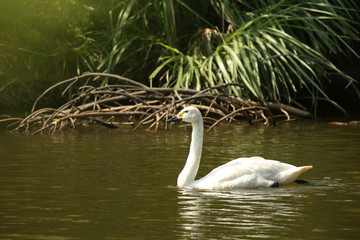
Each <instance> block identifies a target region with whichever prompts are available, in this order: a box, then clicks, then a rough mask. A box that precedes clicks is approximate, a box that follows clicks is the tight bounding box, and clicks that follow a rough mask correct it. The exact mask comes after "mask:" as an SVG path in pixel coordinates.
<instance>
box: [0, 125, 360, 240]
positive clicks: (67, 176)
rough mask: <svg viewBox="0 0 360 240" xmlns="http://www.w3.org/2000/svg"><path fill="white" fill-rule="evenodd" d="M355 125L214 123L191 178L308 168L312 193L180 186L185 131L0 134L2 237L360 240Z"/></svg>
mask: <svg viewBox="0 0 360 240" xmlns="http://www.w3.org/2000/svg"><path fill="white" fill-rule="evenodd" d="M359 137H360V128H359V127H356V126H331V125H327V124H325V123H312V122H310V123H299V122H298V123H296V122H295V123H289V124H283V125H278V126H276V127H263V126H250V127H249V126H247V125H246V124H244V125H243V126H239V125H236V126H235V125H231V126H220V127H217V128H215V129H214V130H212V131H211V132H210V133H208V134H207V135H206V136H205V139H204V144H205V147H204V153H203V160H202V163H201V166H200V171H199V174H198V176H203V175H205V174H206V173H207V172H209V171H210V170H211V169H213V168H214V167H216V166H218V165H220V164H222V163H225V162H227V161H228V160H231V159H234V158H236V157H240V156H263V157H266V158H268V159H277V160H281V161H285V162H288V163H292V164H295V165H307V164H312V165H313V166H314V169H312V170H310V171H309V172H307V173H306V174H304V175H303V178H304V179H306V180H309V181H312V182H316V183H317V185H316V186H298V185H297V186H285V187H280V188H278V189H247V190H240V191H235V192H209V191H194V190H182V189H178V188H177V187H176V186H175V185H176V178H177V175H178V173H179V172H180V170H181V169H182V167H183V164H184V161H185V159H186V157H187V151H188V147H189V141H190V129H184V128H180V127H172V128H171V130H167V131H164V130H162V131H160V132H159V133H157V134H154V133H148V132H144V131H142V130H138V131H136V132H132V131H131V129H130V128H127V127H126V128H121V129H117V130H108V129H105V128H101V127H94V126H92V127H87V128H79V129H76V130H68V131H66V132H58V133H56V134H55V135H53V136H24V135H9V134H6V133H2V134H1V135H0V239H358V237H359V236H360V175H359V172H360V162H359V160H360V159H359V154H360V150H359V146H358V145H359Z"/></svg>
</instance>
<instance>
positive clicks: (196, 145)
mask: <svg viewBox="0 0 360 240" xmlns="http://www.w3.org/2000/svg"><path fill="white" fill-rule="evenodd" d="M203 134H204V126H203V121H202V119H200V120H199V121H198V122H195V123H192V134H191V144H190V151H189V156H188V158H187V160H186V164H185V167H184V169H183V170H182V171H181V173H180V174H179V177H178V180H177V185H178V187H187V186H189V184H190V183H191V182H193V181H194V180H195V177H196V174H197V172H198V170H199V165H200V159H201V151H202V145H203Z"/></svg>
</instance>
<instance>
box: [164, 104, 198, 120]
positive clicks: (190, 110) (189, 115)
mask: <svg viewBox="0 0 360 240" xmlns="http://www.w3.org/2000/svg"><path fill="white" fill-rule="evenodd" d="M201 119H202V116H201V112H200V111H199V109H197V108H196V107H192V106H189V107H186V108H184V109H183V110H181V111H180V112H179V113H178V114H177V115H176V116H175V117H172V118H170V119H168V120H167V122H175V121H179V120H182V121H184V122H190V123H195V122H198V121H200V120H201Z"/></svg>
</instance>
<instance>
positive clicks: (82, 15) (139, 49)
mask: <svg viewBox="0 0 360 240" xmlns="http://www.w3.org/2000/svg"><path fill="white" fill-rule="evenodd" d="M0 11H1V12H0V13H1V14H0V29H1V30H0V31H1V34H0V59H1V64H0V76H1V78H0V103H1V104H0V105H3V106H10V107H12V106H13V107H16V106H19V105H20V106H21V105H24V104H25V105H26V106H27V105H31V102H32V101H33V100H34V99H35V98H36V97H37V96H38V95H39V94H40V93H41V92H42V91H43V90H44V89H46V88H47V87H48V86H50V85H52V84H54V83H56V82H58V81H60V80H63V79H66V78H68V77H72V76H74V75H77V74H81V73H84V72H87V71H91V72H103V73H115V74H119V75H123V76H126V77H130V78H133V79H135V80H137V81H139V82H142V83H146V84H150V83H149V80H150V81H151V83H152V84H153V85H154V86H156V85H157V86H163V85H165V86H172V87H177V88H194V89H202V88H205V87H211V86H215V85H217V84H221V83H228V82H233V83H238V84H240V85H241V86H242V87H241V88H239V87H234V86H229V87H228V92H229V93H231V94H235V95H237V96H240V97H243V98H246V99H250V100H259V101H263V102H267V101H273V102H291V101H292V100H293V99H294V98H296V97H297V96H298V95H302V96H303V95H307V96H310V97H311V98H313V100H314V102H316V98H317V97H325V98H327V95H326V92H325V91H324V89H325V88H326V86H327V85H329V84H331V82H330V81H329V75H330V74H333V73H336V74H339V75H342V76H345V75H344V73H343V72H342V71H341V70H340V69H339V68H338V67H337V66H335V65H334V64H333V63H332V62H331V61H330V60H329V59H330V58H329V57H330V56H334V55H336V56H337V58H341V59H344V60H346V59H348V56H352V57H355V58H358V57H359V56H358V55H357V53H356V51H355V50H354V49H353V47H352V46H353V44H354V43H357V42H358V40H359V32H358V30H357V29H358V28H359V19H360V18H359V9H358V7H357V4H356V2H355V1H352V0H349V1H340V0H333V1H326V0H320V1H315V0H310V1H299V0H298V1H293V0H282V1H265V0H252V1H243V0H212V1H205V0H199V1H190V0H155V1H154V0H121V1H120V0H118V1H113V0H102V1H97V0H79V1H75V0H61V1H60V0H54V1H47V0H32V1H30V0H25V1H24V0H4V1H1V3H0ZM344 81H353V82H354V83H353V84H355V82H356V81H355V80H354V79H352V78H351V77H350V76H346V78H344ZM106 83H107V79H106V78H105V79H104V81H102V83H101V84H102V85H104V84H106ZM55 94H57V93H55ZM56 101H58V98H57V96H56V95H50V96H49V102H50V104H55V102H56Z"/></svg>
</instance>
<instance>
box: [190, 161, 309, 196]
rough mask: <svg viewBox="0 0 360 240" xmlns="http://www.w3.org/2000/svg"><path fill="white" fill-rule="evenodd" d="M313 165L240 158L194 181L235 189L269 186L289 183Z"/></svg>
mask: <svg viewBox="0 0 360 240" xmlns="http://www.w3.org/2000/svg"><path fill="white" fill-rule="evenodd" d="M311 168H312V166H304V167H296V166H294V165H291V164H287V163H282V162H279V161H276V160H266V159H264V158H262V157H250V158H238V159H235V160H232V161H230V162H228V163H226V164H224V165H221V166H219V167H217V168H215V169H214V170H212V171H211V172H210V173H209V174H207V175H206V176H205V177H203V178H201V179H199V180H196V181H194V182H193V184H192V186H191V187H193V188H199V189H220V190H221V189H223V190H226V189H234V188H249V187H269V186H271V185H272V184H274V182H278V183H279V184H289V183H292V182H294V181H295V180H296V179H297V178H298V177H299V176H300V175H301V174H302V173H303V172H305V171H307V170H309V169H311Z"/></svg>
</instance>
